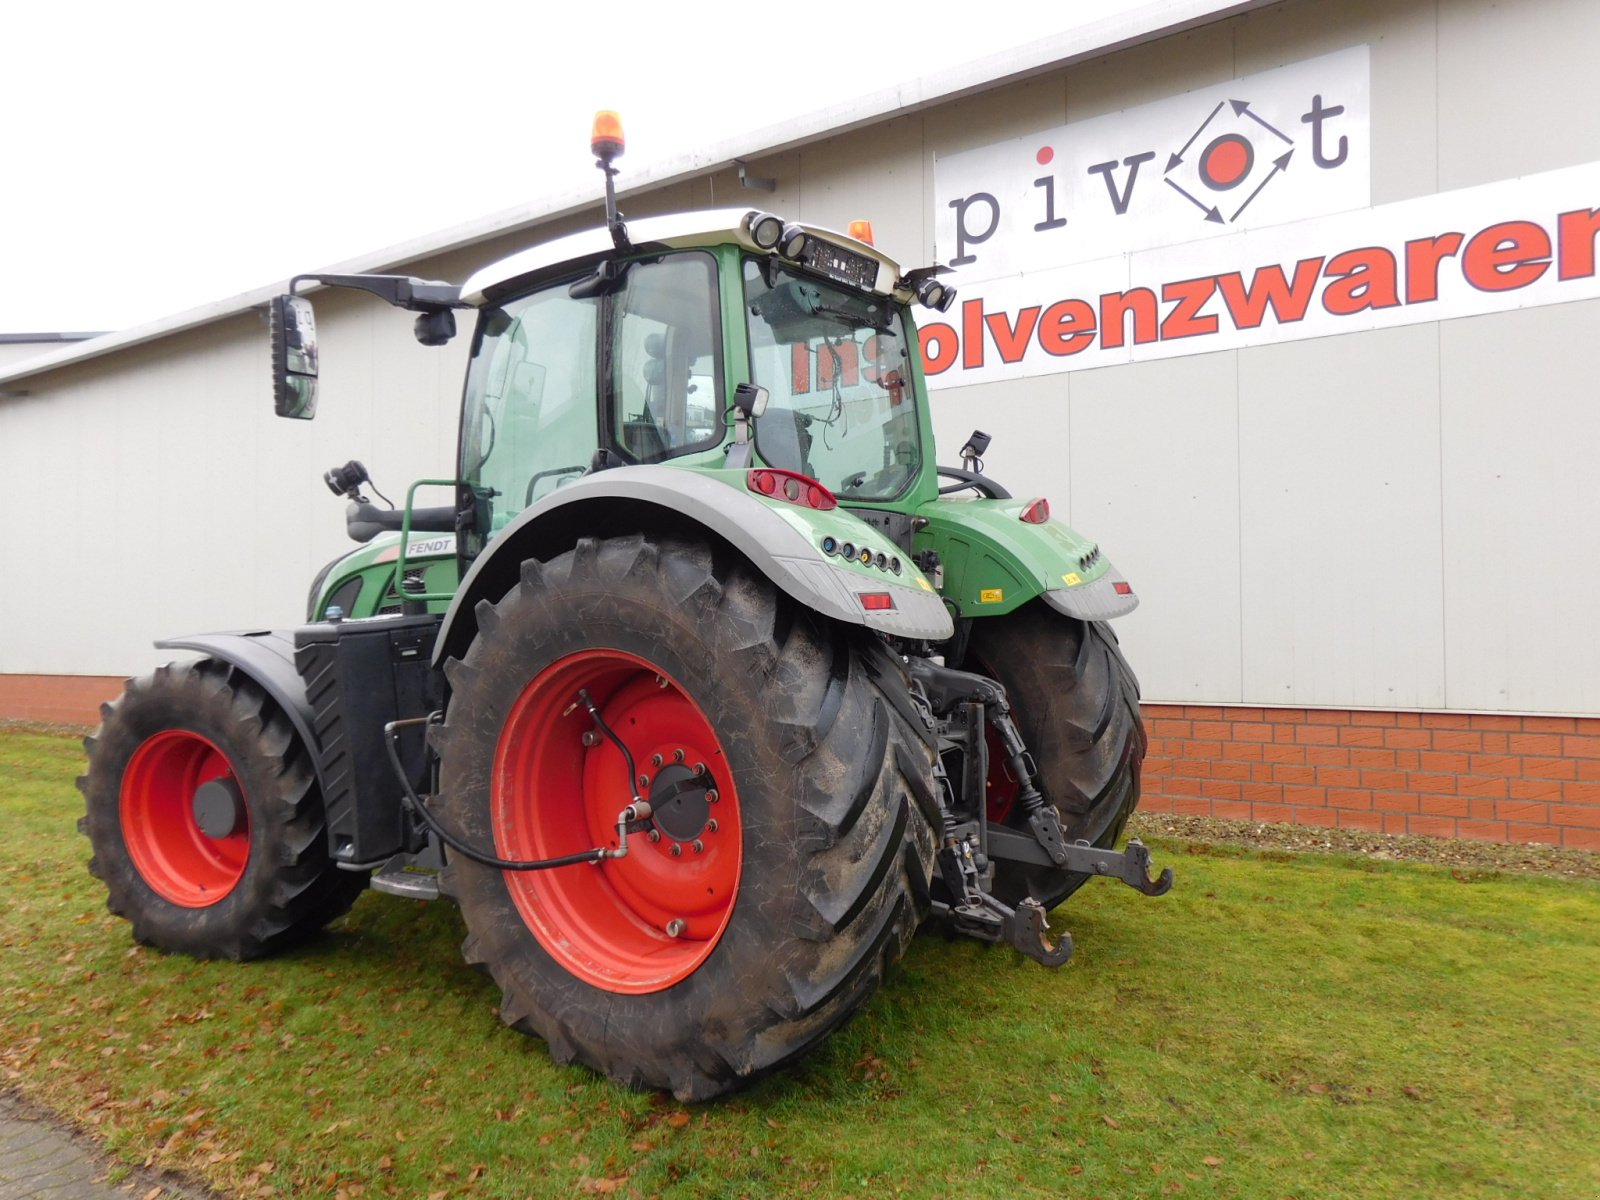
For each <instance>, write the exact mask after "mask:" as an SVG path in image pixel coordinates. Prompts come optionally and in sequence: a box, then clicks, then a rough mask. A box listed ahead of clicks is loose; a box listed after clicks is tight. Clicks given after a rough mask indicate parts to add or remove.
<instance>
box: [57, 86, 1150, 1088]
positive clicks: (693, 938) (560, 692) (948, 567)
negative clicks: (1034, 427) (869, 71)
mask: <svg viewBox="0 0 1600 1200" xmlns="http://www.w3.org/2000/svg"><path fill="white" fill-rule="evenodd" d="M622 149H623V142H622V134H621V128H620V123H619V122H617V121H616V120H615V117H614V114H601V117H600V118H599V119H597V122H596V127H595V134H594V138H593V141H592V150H593V153H594V155H595V157H596V159H597V163H596V165H597V166H599V167H600V168H601V170H602V171H603V172H604V175H605V206H606V207H605V212H606V223H605V226H604V227H603V228H599V229H595V230H592V231H590V232H587V233H581V234H577V235H575V236H571V237H564V238H561V239H559V240H556V241H552V242H549V243H546V244H544V245H537V246H534V247H532V248H531V249H528V250H525V251H523V252H521V253H519V254H515V255H513V256H512V257H510V258H507V259H505V260H504V261H501V262H497V263H495V264H494V265H492V266H488V267H485V268H484V269H482V270H480V271H479V272H478V273H477V274H475V275H473V276H472V277H471V278H470V279H468V280H467V282H466V283H464V284H462V285H461V286H460V287H455V286H450V285H446V284H442V283H434V282H428V281H424V280H421V279H415V278H410V277H404V276H385V275H328V274H324V275H308V276H298V277H296V278H295V279H294V280H292V281H291V282H290V284H289V289H288V294H286V295H282V296H279V297H277V298H276V299H275V300H274V301H273V302H272V304H271V306H270V322H269V323H270V329H271V347H272V364H273V391H274V406H275V409H276V411H277V414H278V415H279V416H283V417H293V418H301V419H306V418H310V417H312V416H313V415H314V414H315V411H316V399H317V367H318V361H317V360H318V354H317V341H316V334H315V329H314V324H313V313H312V309H311V305H310V302H309V301H308V300H307V299H306V297H305V296H304V295H301V294H298V293H297V290H296V289H297V288H299V287H300V286H301V285H303V284H314V285H322V286H327V287H345V288H357V289H361V290H363V291H366V292H369V293H372V294H374V295H377V296H379V297H381V298H382V299H384V300H386V301H388V302H389V303H390V304H392V305H395V306H398V307H400V308H403V309H407V310H410V311H413V312H415V313H416V314H417V316H416V318H415V323H416V334H417V337H418V339H419V340H420V341H421V342H423V343H424V344H425V345H439V344H441V343H443V342H445V341H446V340H448V339H449V338H450V337H451V336H452V335H453V334H454V333H455V328H456V317H455V314H456V312H457V311H458V310H472V311H475V312H476V326H475V330H474V332H473V335H472V351H471V359H470V365H469V367H468V369H467V375H466V386H465V391H464V395H463V398H462V409H461V427H460V428H461V434H460V450H459V462H458V464H457V468H456V472H455V476H454V478H451V479H444V480H423V481H420V482H419V483H417V484H413V485H412V487H411V489H410V491H409V492H408V493H407V495H406V501H405V504H404V506H403V507H401V508H398V509H396V508H393V507H379V505H378V504H376V503H375V502H374V501H372V500H370V499H369V498H368V497H367V496H366V495H365V494H364V492H363V488H370V487H371V481H370V479H369V478H368V476H367V473H366V471H365V469H364V468H363V467H362V466H361V464H359V463H357V462H353V461H352V462H350V463H347V464H345V465H344V466H342V467H338V468H335V469H334V470H332V471H330V472H329V473H328V476H327V481H328V483H329V485H330V486H331V488H332V489H333V490H334V491H335V492H339V493H343V494H347V495H348V496H349V498H350V503H349V507H348V509H347V524H348V530H349V532H350V534H351V536H352V537H354V538H355V539H356V540H358V541H361V542H362V543H363V546H362V548H360V549H358V550H356V551H355V552H354V553H353V554H352V555H350V556H348V557H346V558H342V559H340V560H337V561H336V562H334V563H332V564H330V565H329V567H327V568H326V569H325V570H324V571H323V572H322V574H321V575H320V576H319V577H318V579H317V581H316V583H315V584H314V586H313V589H312V596H311V599H310V603H309V611H308V613H307V615H306V621H305V623H304V624H301V625H299V626H297V627H291V628H287V629H283V630H279V631H271V632H260V631H256V632H246V633H222V634H206V635H198V636H189V637H179V638H172V639H170V640H167V641H162V642H158V643H157V645H158V646H159V647H162V648H170V649H172V650H180V651H185V652H190V653H192V654H198V655H199V657H198V658H197V659H187V660H185V661H179V662H174V663H172V664H170V665H168V666H165V667H162V668H159V669H158V670H156V671H155V672H153V673H152V674H149V675H146V676H144V677H142V678H138V679H133V680H130V681H129V682H128V684H127V689H126V691H125V693H124V694H123V695H122V697H121V698H120V699H119V700H118V701H117V702H116V703H114V704H109V705H106V706H105V707H104V708H103V710H102V713H103V722H102V724H101V726H100V729H99V731H98V733H97V735H96V736H95V737H93V738H91V739H90V740H89V742H88V743H87V745H88V748H89V766H88V773H87V775H85V776H84V778H83V779H82V780H81V781H80V786H81V787H82V789H83V791H84V794H85V797H86V800H87V809H88V813H87V816H86V818H85V819H84V822H83V828H84V830H85V831H86V832H87V834H88V836H89V838H90V841H91V843H92V852H93V858H92V859H91V861H90V864H89V865H90V869H91V870H92V871H93V872H94V873H95V874H96V875H97V876H98V877H99V878H100V879H102V880H103V881H104V882H105V885H106V888H107V890H108V892H109V894H110V898H109V906H110V909H111V911H112V912H115V913H118V914H121V915H123V916H125V917H127V918H128V919H129V920H130V921H131V922H132V926H133V935H134V937H135V938H137V939H138V940H139V941H141V942H144V943H148V944H150V945H154V946H157V947H160V948H162V949H164V950H168V951H176V952H182V953H187V954H191V955H196V956H200V957H204V958H212V957H225V958H231V959H250V958H256V957H259V956H262V955H266V954H270V953H273V952H275V951H279V950H282V949H284V948H285V947H288V946H291V945H294V944H295V943H297V942H300V941H302V940H303V939H305V938H306V937H308V936H310V935H312V934H314V933H315V932H316V931H317V930H319V929H321V928H322V927H323V926H324V925H326V924H327V923H328V922H329V921H331V920H333V919H334V918H336V917H338V916H340V915H341V914H343V913H344V912H345V911H346V910H347V909H348V908H349V907H350V905H351V904H352V902H353V901H354V900H355V898H356V897H357V895H358V894H360V893H361V892H362V891H363V890H365V889H367V888H369V887H371V888H374V889H377V890H380V891H384V892H389V893H394V894H397V895H400V896H406V897H414V898H432V897H436V896H446V897H450V898H452V899H453V900H454V901H455V902H456V903H457V904H458V905H459V906H460V910H461V915H462V920H463V922H464V924H465V927H466V939H465V942H464V944H463V951H464V953H465V955H466V958H467V959H468V961H470V962H472V963H474V964H478V965H480V966H482V967H483V968H485V969H486V970H487V971H488V972H489V974H490V975H491V976H492V977H493V978H494V981H495V982H496V983H497V984H498V985H499V988H500V990H501V993H502V1001H501V1007H500V1012H501V1015H502V1016H503V1018H504V1019H505V1021H506V1022H507V1023H508V1024H510V1025H512V1026H514V1027H515V1028H516V1029H518V1030H521V1031H522V1032H524V1033H528V1034H533V1035H536V1036H538V1037H540V1038H542V1039H544V1041H545V1042H546V1043H548V1045H549V1049H550V1053H551V1054H552V1056H553V1057H554V1058H555V1059H556V1060H557V1061H559V1062H562V1063H569V1062H581V1063H585V1064H587V1065H588V1066H590V1067H592V1068H594V1069H595V1070H598V1071H602V1072H604V1073H605V1074H606V1075H608V1076H610V1077H611V1078H612V1079H614V1080H616V1081H618V1082H619V1083H622V1084H626V1085H629V1086H632V1087H639V1088H660V1089H670V1090H671V1091H672V1092H673V1093H675V1094H676V1095H677V1096H678V1097H679V1098H681V1099H685V1100H693V1099H705V1098H708V1097H712V1096H716V1095H718V1094H720V1093H723V1092H725V1091H728V1090H730V1089H732V1088H735V1087H738V1086H740V1085H742V1084H745V1083H747V1082H749V1081H750V1080H752V1079H755V1078H757V1077H759V1076H761V1075H763V1074H765V1073H766V1072H768V1071H771V1070H772V1069H774V1068H776V1067H778V1066H780V1065H782V1064H784V1063H787V1062H790V1061H792V1060H794V1059H795V1058H796V1057H797V1056H799V1055H801V1054H803V1053H804V1052H805V1051H807V1050H808V1049H810V1048H811V1047H813V1046H815V1045H817V1044H818V1043H819V1042H820V1041H821V1040H822V1039H823V1038H825V1037H826V1036H827V1035H828V1034H829V1033H830V1032H831V1031H832V1030H833V1029H835V1028H837V1027H838V1026H839V1025H840V1024H841V1023H842V1022H843V1021H845V1020H846V1019H847V1018H848V1017H849V1016H850V1015H851V1014H852V1013H853V1012H855V1011H856V1010H857V1009H859V1008H860V1007H861V1006H862V1004H863V1003H865V1002H866V1000H867V999H868V997H870V996H871V995H872V994H873V992H874V991H875V990H876V989H877V987H878V985H879V983H880V982H881V981H882V979H883V976H884V972H885V970H886V969H887V968H888V967H889V966H890V964H892V963H893V962H894V961H895V960H896V959H898V958H899V956H900V955H901V953H902V952H903V951H904V949H905V948H906V945H907V943H908V941H909V940H910V938H911V936H912V935H913V933H915V932H916V930H917V928H918V927H919V925H921V924H922V923H923V922H924V921H926V920H930V919H931V920H932V921H934V922H937V923H938V924H939V925H941V926H942V927H943V928H944V929H945V930H946V931H947V932H949V933H952V934H956V935H970V936H972V937H975V938H980V939H983V940H985V941H988V942H999V943H1006V944H1009V945H1010V946H1013V947H1015V948H1016V949H1017V950H1018V951H1020V952H1021V953H1023V954H1025V955H1027V956H1029V957H1031V958H1033V959H1036V960H1038V961H1039V962H1041V963H1043V964H1046V965H1048V966H1060V965H1061V964H1062V963H1064V962H1066V960H1067V958H1068V956H1069V955H1070V954H1071V952H1072V942H1071V939H1070V937H1068V936H1062V937H1061V938H1060V939H1059V940H1053V939H1052V936H1051V934H1050V931H1049V929H1048V926H1047V924H1046V916H1045V915H1046V912H1047V911H1048V910H1050V909H1051V908H1053V907H1055V906H1056V905H1058V904H1060V903H1061V902H1062V901H1063V900H1065V899H1066V898H1067V897H1068V896H1069V895H1071V894H1072V892H1073V891H1074V890H1075V889H1077V888H1078V887H1079V886H1080V885H1082V884H1083V883H1084V882H1085V881H1086V880H1087V879H1089V878H1091V877H1093V876H1096V875H1105V876H1110V877H1111V878H1113V879H1119V880H1121V881H1123V882H1124V883H1127V884H1129V885H1131V886H1132V887H1134V888H1136V889H1138V890H1139V891H1141V892H1144V893H1145V894H1148V895H1159V894H1161V893H1163V892H1165V891H1166V890H1167V889H1168V887H1170V885H1171V881H1172V876H1171V872H1170V871H1163V872H1162V873H1161V875H1160V877H1159V878H1153V877H1152V876H1151V873H1150V859H1149V854H1148V852H1147V850H1146V848H1145V847H1144V846H1142V845H1140V844H1139V843H1138V842H1137V841H1130V842H1128V844H1127V846H1126V848H1125V849H1123V850H1121V851H1118V850H1116V849H1115V848H1114V847H1115V845H1116V842H1117V839H1118V837H1119V835H1120V834H1121V833H1122V830H1123V828H1124V826H1125V824H1126V823H1127V820H1128V817H1129V815H1130V814H1131V813H1132V812H1133V810H1134V807H1135V805H1136V804H1137V803H1138V799H1139V769H1140V763H1141V760H1142V758H1143V756H1144V752H1145V745H1146V740H1145V735H1144V731H1143V727H1142V726H1141V724H1140V720H1139V708H1138V685H1137V683H1136V682H1135V680H1134V677H1133V674H1132V672H1131V671H1130V670H1129V668H1128V666H1127V663H1126V662H1125V661H1124V660H1123V656H1122V654H1121V652H1120V650H1119V649H1118V645H1117V639H1116V637H1115V636H1114V635H1113V634H1112V632H1111V630H1110V628H1109V627H1108V625H1107V622H1108V621H1109V620H1110V619H1112V618H1114V617H1117V616H1120V615H1122V614H1124V613H1127V612H1128V611H1130V610H1131V609H1132V608H1133V607H1134V605H1135V604H1136V603H1137V599H1136V597H1135V595H1134V592H1133V589H1132V588H1131V587H1130V586H1129V584H1128V583H1127V581H1126V580H1125V579H1123V577H1122V576H1121V575H1120V574H1119V573H1118V572H1117V571H1116V570H1114V569H1113V567H1112V565H1111V563H1110V561H1109V560H1108V559H1107V558H1106V556H1105V555H1104V554H1103V553H1102V551H1101V549H1100V547H1099V546H1097V545H1096V544H1095V543H1094V542H1092V541H1090V540H1089V539H1087V538H1084V537H1082V536H1080V535H1079V534H1077V533H1075V532H1073V531H1072V530H1071V529H1068V528H1067V527H1066V526H1064V525H1062V524H1060V523H1059V522H1057V521H1055V520H1053V519H1051V517H1050V511H1049V506H1048V504H1047V503H1046V502H1045V501H1044V500H1043V499H1029V500H1018V499H1015V498H1013V497H1012V496H1011V495H1010V493H1008V492H1007V491H1006V490H1005V489H1004V488H1003V487H1001V486H1000V484H998V483H996V482H995V481H994V480H992V479H990V478H989V477H988V476H986V475H985V474H984V469H983V461H982V455H983V453H984V451H985V448H986V446H987V443H988V438H987V437H985V436H984V435H983V434H981V433H974V434H973V436H972V438H971V440H970V441H969V442H968V443H967V444H966V445H965V446H964V447H963V448H962V451H961V455H960V458H961V466H959V467H951V466H939V465H937V464H936V461H935V451H934V441H933V433H932V421H931V418H930V414H929V407H928V397H927V390H926V384H925V381H924V378H923V372H922V366H921V361H920V350H919V344H918V339H917V334H916V328H915V326H914V324H913V319H912V312H911V306H912V305H913V304H918V305H921V306H923V307H928V308H932V309H934V310H937V311H941V312H942V311H945V310H947V309H948V308H949V307H950V305H951V302H952V301H953V299H954V292H953V290H952V289H951V288H950V287H949V286H947V284H946V283H945V282H944V281H943V280H942V278H941V276H943V275H945V274H946V273H947V268H942V267H923V268H918V269H915V270H902V269H901V268H900V266H898V265H897V264H896V263H894V262H893V261H891V260H890V259H888V258H887V257H885V256H884V255H883V254H881V253H880V252H879V251H877V250H876V249H874V247H873V245H872V239H871V233H870V229H869V228H868V227H866V226H865V225H864V224H862V225H860V226H858V227H852V231H851V234H850V235H848V236H846V235H841V234H839V233H836V232H833V231H831V230H828V229H822V228H817V227H813V226H811V225H806V224H803V223H795V222H789V221H785V220H783V219H781V218H779V217H777V216H774V215H772V214H770V213H766V212H760V211H749V210H745V209H739V210H723V211H708V212H692V213H686V214H682V215H678V216H667V217H659V218H653V219H649V220H641V221H637V222H632V223H625V222H624V220H623V217H622V214H621V213H619V212H618V211H617V205H616V191H615V184H614V179H615V176H616V173H617V171H616V167H615V165H614V163H615V159H616V158H617V156H618V155H620V154H621V152H622ZM428 486H435V487H441V488H447V489H449V492H448V494H449V495H450V496H451V497H452V499H451V502H450V503H448V504H446V505H444V506H442V507H436V508H428V507H421V506H419V505H418V504H417V503H416V500H417V492H418V489H419V488H422V487H428ZM372 490H374V491H375V492H376V489H375V488H373V489H372ZM377 494H378V495H379V496H381V495H382V494H381V493H377ZM385 503H387V502H385Z"/></svg>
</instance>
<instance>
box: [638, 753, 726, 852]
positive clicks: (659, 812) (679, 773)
mask: <svg viewBox="0 0 1600 1200" xmlns="http://www.w3.org/2000/svg"><path fill="white" fill-rule="evenodd" d="M716 786H717V785H716V782H715V781H714V780H713V779H712V778H711V775H710V773H709V772H707V771H702V772H700V773H699V774H696V773H695V772H694V770H693V769H692V768H690V767H686V766H683V765H681V764H678V763H674V764H673V765H671V766H669V767H664V768H663V769H662V771H661V774H659V775H657V776H656V778H655V782H654V784H653V785H652V786H651V788H650V796H649V800H650V808H651V809H652V810H653V812H654V822H655V827H656V828H657V829H659V830H660V831H661V832H662V833H663V834H664V835H665V836H667V837H669V838H671V839H672V840H673V841H675V842H689V841H693V840H694V839H695V838H697V837H699V836H700V835H701V834H702V833H704V832H705V831H706V823H707V822H708V821H710V819H711V795H712V794H713V793H714V792H715V790H716Z"/></svg>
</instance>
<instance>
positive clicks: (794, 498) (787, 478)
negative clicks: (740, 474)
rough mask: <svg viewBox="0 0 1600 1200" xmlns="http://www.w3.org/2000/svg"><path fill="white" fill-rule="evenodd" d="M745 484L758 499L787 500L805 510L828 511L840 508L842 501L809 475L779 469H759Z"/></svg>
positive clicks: (751, 473)
mask: <svg viewBox="0 0 1600 1200" xmlns="http://www.w3.org/2000/svg"><path fill="white" fill-rule="evenodd" d="M744 485H745V487H747V488H749V489H750V490H751V491H752V492H754V493H756V495H758V496H770V497H771V498H772V499H774V500H787V501H788V502H789V503H790V504H798V505H799V506H800V507H801V508H814V509H816V510H817V511H818V512H827V511H828V510H829V509H830V508H838V507H839V501H838V498H837V497H835V496H834V494H833V493H832V492H830V491H829V490H828V489H827V488H825V487H823V486H822V485H821V484H820V483H818V482H817V481H816V480H815V479H812V478H811V477H810V476H809V475H802V474H800V472H798V471H781V470H779V469H777V468H776V467H756V468H754V469H753V470H751V471H750V472H749V473H748V474H746V475H745V477H744Z"/></svg>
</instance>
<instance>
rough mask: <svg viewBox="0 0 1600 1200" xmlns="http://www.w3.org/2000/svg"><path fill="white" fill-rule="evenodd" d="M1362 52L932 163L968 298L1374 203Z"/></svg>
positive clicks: (938, 245) (937, 232) (938, 205)
mask: <svg viewBox="0 0 1600 1200" xmlns="http://www.w3.org/2000/svg"><path fill="white" fill-rule="evenodd" d="M1369 75H1370V68H1369V63H1368V54H1367V48H1366V47H1365V46H1356V47H1354V48H1352V49H1349V50H1341V51H1339V52H1338V53H1336V54H1329V55H1326V56H1324V57H1322V58H1316V59H1312V60H1310V61H1308V62H1302V63H1295V64H1293V65H1292V66H1287V67H1281V68H1279V69H1278V70H1275V71H1267V72H1265V73H1263V74H1260V75H1250V76H1246V77H1245V78H1243V79H1235V80H1232V81H1230V82H1228V83H1225V84H1220V85H1218V86H1216V87H1212V88H1204V89H1201V90H1199V91H1194V92H1189V93H1187V94H1185V95H1182V96H1174V97H1171V98H1169V99H1166V100H1160V101H1157V102H1155V103H1153V104H1145V105H1141V106H1140V107H1138V108H1131V109H1127V110H1125V111H1123V112H1117V113H1110V114H1107V115H1106V116H1102V117H1095V118H1093V119H1091V120H1087V121H1079V122H1076V123H1074V124H1070V125H1064V126H1060V127H1058V128H1055V129H1047V130H1044V131H1043V132H1041V133H1037V134H1030V135H1028V136H1026V137H1019V138H1013V139H1011V140H1010V141H1006V142H1000V143H998V144H996V145H992V146H983V147H980V148H978V149H976V150H968V151H965V152H963V153H960V154H953V155H949V156H946V157H942V158H937V159H936V160H935V162H934V222H935V224H934V240H935V251H936V255H937V257H938V258H939V260H940V261H942V262H948V263H949V264H950V265H951V266H953V267H956V268H957V269H958V270H959V271H960V272H961V275H960V280H961V282H963V283H964V284H965V285H966V286H968V287H971V286H972V285H973V284H974V283H981V282H983V281H986V280H990V279H998V278H1003V277H1006V276H1011V275H1025V274H1028V273H1030V272H1033V271H1037V270H1041V269H1049V268H1051V267H1058V266H1062V265H1064V264H1067V263H1078V262H1088V261H1091V260H1093V259H1099V258H1107V257H1110V256H1112V255H1117V254H1126V253H1129V252H1131V251H1136V250H1143V249H1147V248H1149V247H1152V246H1165V245H1171V244H1173V243H1176V242H1188V241H1193V240H1196V239H1201V238H1207V237H1223V236H1226V235H1228V234H1230V233H1235V232H1237V231H1239V230H1241V229H1253V228H1257V227H1260V226H1263V225H1277V224H1282V223H1284V222H1286V221H1295V220H1300V219H1302V218H1305V217H1310V216H1317V215H1320V214H1323V213H1332V212H1341V211H1344V210H1347V209H1352V208H1364V207H1366V206H1367V204H1368V203H1369V202H1370V200H1371V192H1370V179H1371V156H1370V145H1369V137H1368V125H1369V103H1368V92H1369Z"/></svg>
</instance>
